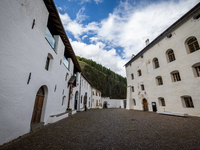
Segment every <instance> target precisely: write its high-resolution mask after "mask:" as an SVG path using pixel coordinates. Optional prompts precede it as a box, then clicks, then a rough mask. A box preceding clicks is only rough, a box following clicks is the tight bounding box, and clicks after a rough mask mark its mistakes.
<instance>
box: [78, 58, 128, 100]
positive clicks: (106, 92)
mask: <svg viewBox="0 0 200 150" xmlns="http://www.w3.org/2000/svg"><path fill="white" fill-rule="evenodd" d="M77 60H78V61H79V64H80V66H81V69H82V71H83V74H84V75H85V76H86V78H88V79H89V80H90V82H91V83H92V85H93V86H94V87H96V88H97V89H99V90H100V91H101V92H102V97H110V98H113V99H124V98H126V78H124V77H122V76H121V75H118V74H116V73H115V72H113V71H111V70H110V69H108V68H106V67H104V66H102V65H101V64H97V63H96V62H95V61H93V60H89V59H86V58H82V57H78V56H77Z"/></svg>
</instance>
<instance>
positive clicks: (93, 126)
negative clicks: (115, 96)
mask: <svg viewBox="0 0 200 150" xmlns="http://www.w3.org/2000/svg"><path fill="white" fill-rule="evenodd" d="M0 149H21V150H26V149H30V150H37V149H42V150H44V149H48V150H51V149H55V150H60V149H76V150H78V149H83V150H87V149H95V150H96V149H118V150H121V149H123V150H125V149H148V150H152V149H166V150H170V149H181V150H183V149H184V150H187V149H196V150H200V118H198V117H188V118H183V117H175V116H167V115H159V114H157V113H153V112H143V111H134V110H126V109H103V110H99V109H90V110H88V111H87V112H78V113H77V114H75V115H74V116H71V117H69V118H66V119H63V120H61V121H59V122H57V123H54V124H50V125H47V126H45V127H43V128H42V129H39V130H37V131H35V132H33V133H30V134H28V135H26V136H24V137H22V138H20V139H18V140H15V141H13V142H10V143H9V144H7V145H5V146H3V147H1V148H0Z"/></svg>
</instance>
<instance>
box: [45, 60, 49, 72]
mask: <svg viewBox="0 0 200 150" xmlns="http://www.w3.org/2000/svg"><path fill="white" fill-rule="evenodd" d="M49 63H50V58H49V56H47V60H46V65H45V69H46V70H47V71H48V70H49Z"/></svg>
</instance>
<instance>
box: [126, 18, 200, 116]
mask: <svg viewBox="0 0 200 150" xmlns="http://www.w3.org/2000/svg"><path fill="white" fill-rule="evenodd" d="M199 27H200V19H198V20H194V19H193V18H190V19H189V20H188V21H186V22H185V23H184V24H182V25H181V26H180V27H179V28H177V29H176V30H174V31H173V32H172V37H171V38H167V37H165V38H164V39H162V40H161V41H160V42H159V43H157V44H156V45H154V46H153V47H152V48H151V49H150V50H148V51H147V52H145V53H144V54H143V58H141V57H140V58H137V59H136V60H135V61H134V62H132V63H131V65H128V66H127V67H126V76H127V83H128V85H129V86H134V92H131V89H130V87H128V88H127V101H128V102H127V104H128V105H127V106H128V107H127V109H136V110H143V104H142V100H143V99H144V98H145V99H147V101H148V108H149V111H152V102H156V105H157V110H158V111H169V112H180V113H188V114H189V115H194V116H200V99H199V97H200V93H199V90H200V86H199V85H200V77H195V76H194V73H193V69H192V66H193V65H194V64H195V63H198V62H200V50H198V51H195V52H193V53H188V47H187V45H186V43H185V42H186V40H187V39H188V38H189V37H192V36H194V37H196V38H197V40H198V42H200V31H199ZM169 49H173V51H174V53H175V58H176V60H175V61H172V62H168V61H167V55H166V51H167V50H169ZM155 57H157V58H158V60H159V65H160V67H159V68H157V69H154V67H153V59H154V58H155ZM139 69H141V71H142V76H138V73H137V71H138V70H139ZM174 70H178V71H179V74H180V76H181V81H178V82H172V77H171V74H170V73H171V72H172V71H174ZM132 73H133V74H134V79H133V80H132V79H131V74H132ZM157 76H161V77H162V80H163V85H160V86H158V85H157V84H156V77H157ZM141 84H144V87H145V90H144V91H142V90H141ZM184 95H187V96H191V97H192V100H193V103H194V108H185V107H184V106H183V101H182V100H181V96H184ZM159 97H163V98H164V99H165V103H166V106H165V107H163V106H161V104H160V103H159V101H158V98H159ZM133 99H135V101H136V106H134V105H133Z"/></svg>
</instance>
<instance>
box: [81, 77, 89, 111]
mask: <svg viewBox="0 0 200 150" xmlns="http://www.w3.org/2000/svg"><path fill="white" fill-rule="evenodd" d="M80 80H81V96H82V102H81V97H80V101H79V110H80V111H83V110H85V106H84V104H83V101H84V96H85V93H87V105H86V106H87V108H88V109H90V108H91V85H90V83H89V82H88V81H87V80H86V79H85V78H84V77H83V76H82V75H81V79H80ZM89 104H90V105H89Z"/></svg>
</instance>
